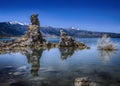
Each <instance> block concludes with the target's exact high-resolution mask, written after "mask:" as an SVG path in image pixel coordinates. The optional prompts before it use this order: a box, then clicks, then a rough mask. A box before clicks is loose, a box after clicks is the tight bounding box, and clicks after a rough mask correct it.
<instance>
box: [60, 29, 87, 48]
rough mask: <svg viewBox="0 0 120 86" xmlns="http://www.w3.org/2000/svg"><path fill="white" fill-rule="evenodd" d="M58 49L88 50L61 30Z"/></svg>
mask: <svg viewBox="0 0 120 86" xmlns="http://www.w3.org/2000/svg"><path fill="white" fill-rule="evenodd" d="M59 46H60V47H79V48H80V49H82V48H89V47H88V46H86V45H85V44H84V43H82V42H80V43H79V42H77V41H75V40H74V39H73V38H72V37H70V36H68V35H67V33H66V32H64V31H63V30H60V41H59Z"/></svg>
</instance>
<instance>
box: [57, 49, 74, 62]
mask: <svg viewBox="0 0 120 86" xmlns="http://www.w3.org/2000/svg"><path fill="white" fill-rule="evenodd" d="M59 50H60V54H61V59H62V60H66V59H67V58H70V57H71V56H72V55H73V54H74V52H75V50H76V49H75V48H72V47H71V48H64V47H63V48H60V49H59Z"/></svg>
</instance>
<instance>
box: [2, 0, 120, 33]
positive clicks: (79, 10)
mask: <svg viewBox="0 0 120 86" xmlns="http://www.w3.org/2000/svg"><path fill="white" fill-rule="evenodd" d="M0 2H1V3H0V22H6V21H20V22H26V23H29V22H30V20H29V17H30V15H31V14H33V13H38V14H39V19H40V22H41V26H46V25H47V26H53V27H65V28H68V27H72V26H74V27H77V28H80V29H84V30H90V31H102V32H103V31H104V32H117V33H120V0H1V1H0Z"/></svg>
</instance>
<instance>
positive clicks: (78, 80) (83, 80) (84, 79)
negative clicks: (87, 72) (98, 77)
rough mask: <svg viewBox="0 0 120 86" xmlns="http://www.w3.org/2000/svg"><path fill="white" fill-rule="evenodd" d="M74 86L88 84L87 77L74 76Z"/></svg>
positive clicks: (85, 85) (87, 85)
mask: <svg viewBox="0 0 120 86" xmlns="http://www.w3.org/2000/svg"><path fill="white" fill-rule="evenodd" d="M75 86H90V85H89V79H88V78H87V77H82V78H76V79H75Z"/></svg>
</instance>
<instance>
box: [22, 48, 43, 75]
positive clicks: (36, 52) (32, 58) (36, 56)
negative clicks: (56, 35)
mask: <svg viewBox="0 0 120 86" xmlns="http://www.w3.org/2000/svg"><path fill="white" fill-rule="evenodd" d="M42 53H43V49H27V50H26V52H22V54H24V55H25V56H26V57H27V60H28V63H30V64H31V65H32V66H31V74H32V75H33V76H38V71H39V68H40V58H41V56H42Z"/></svg>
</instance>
